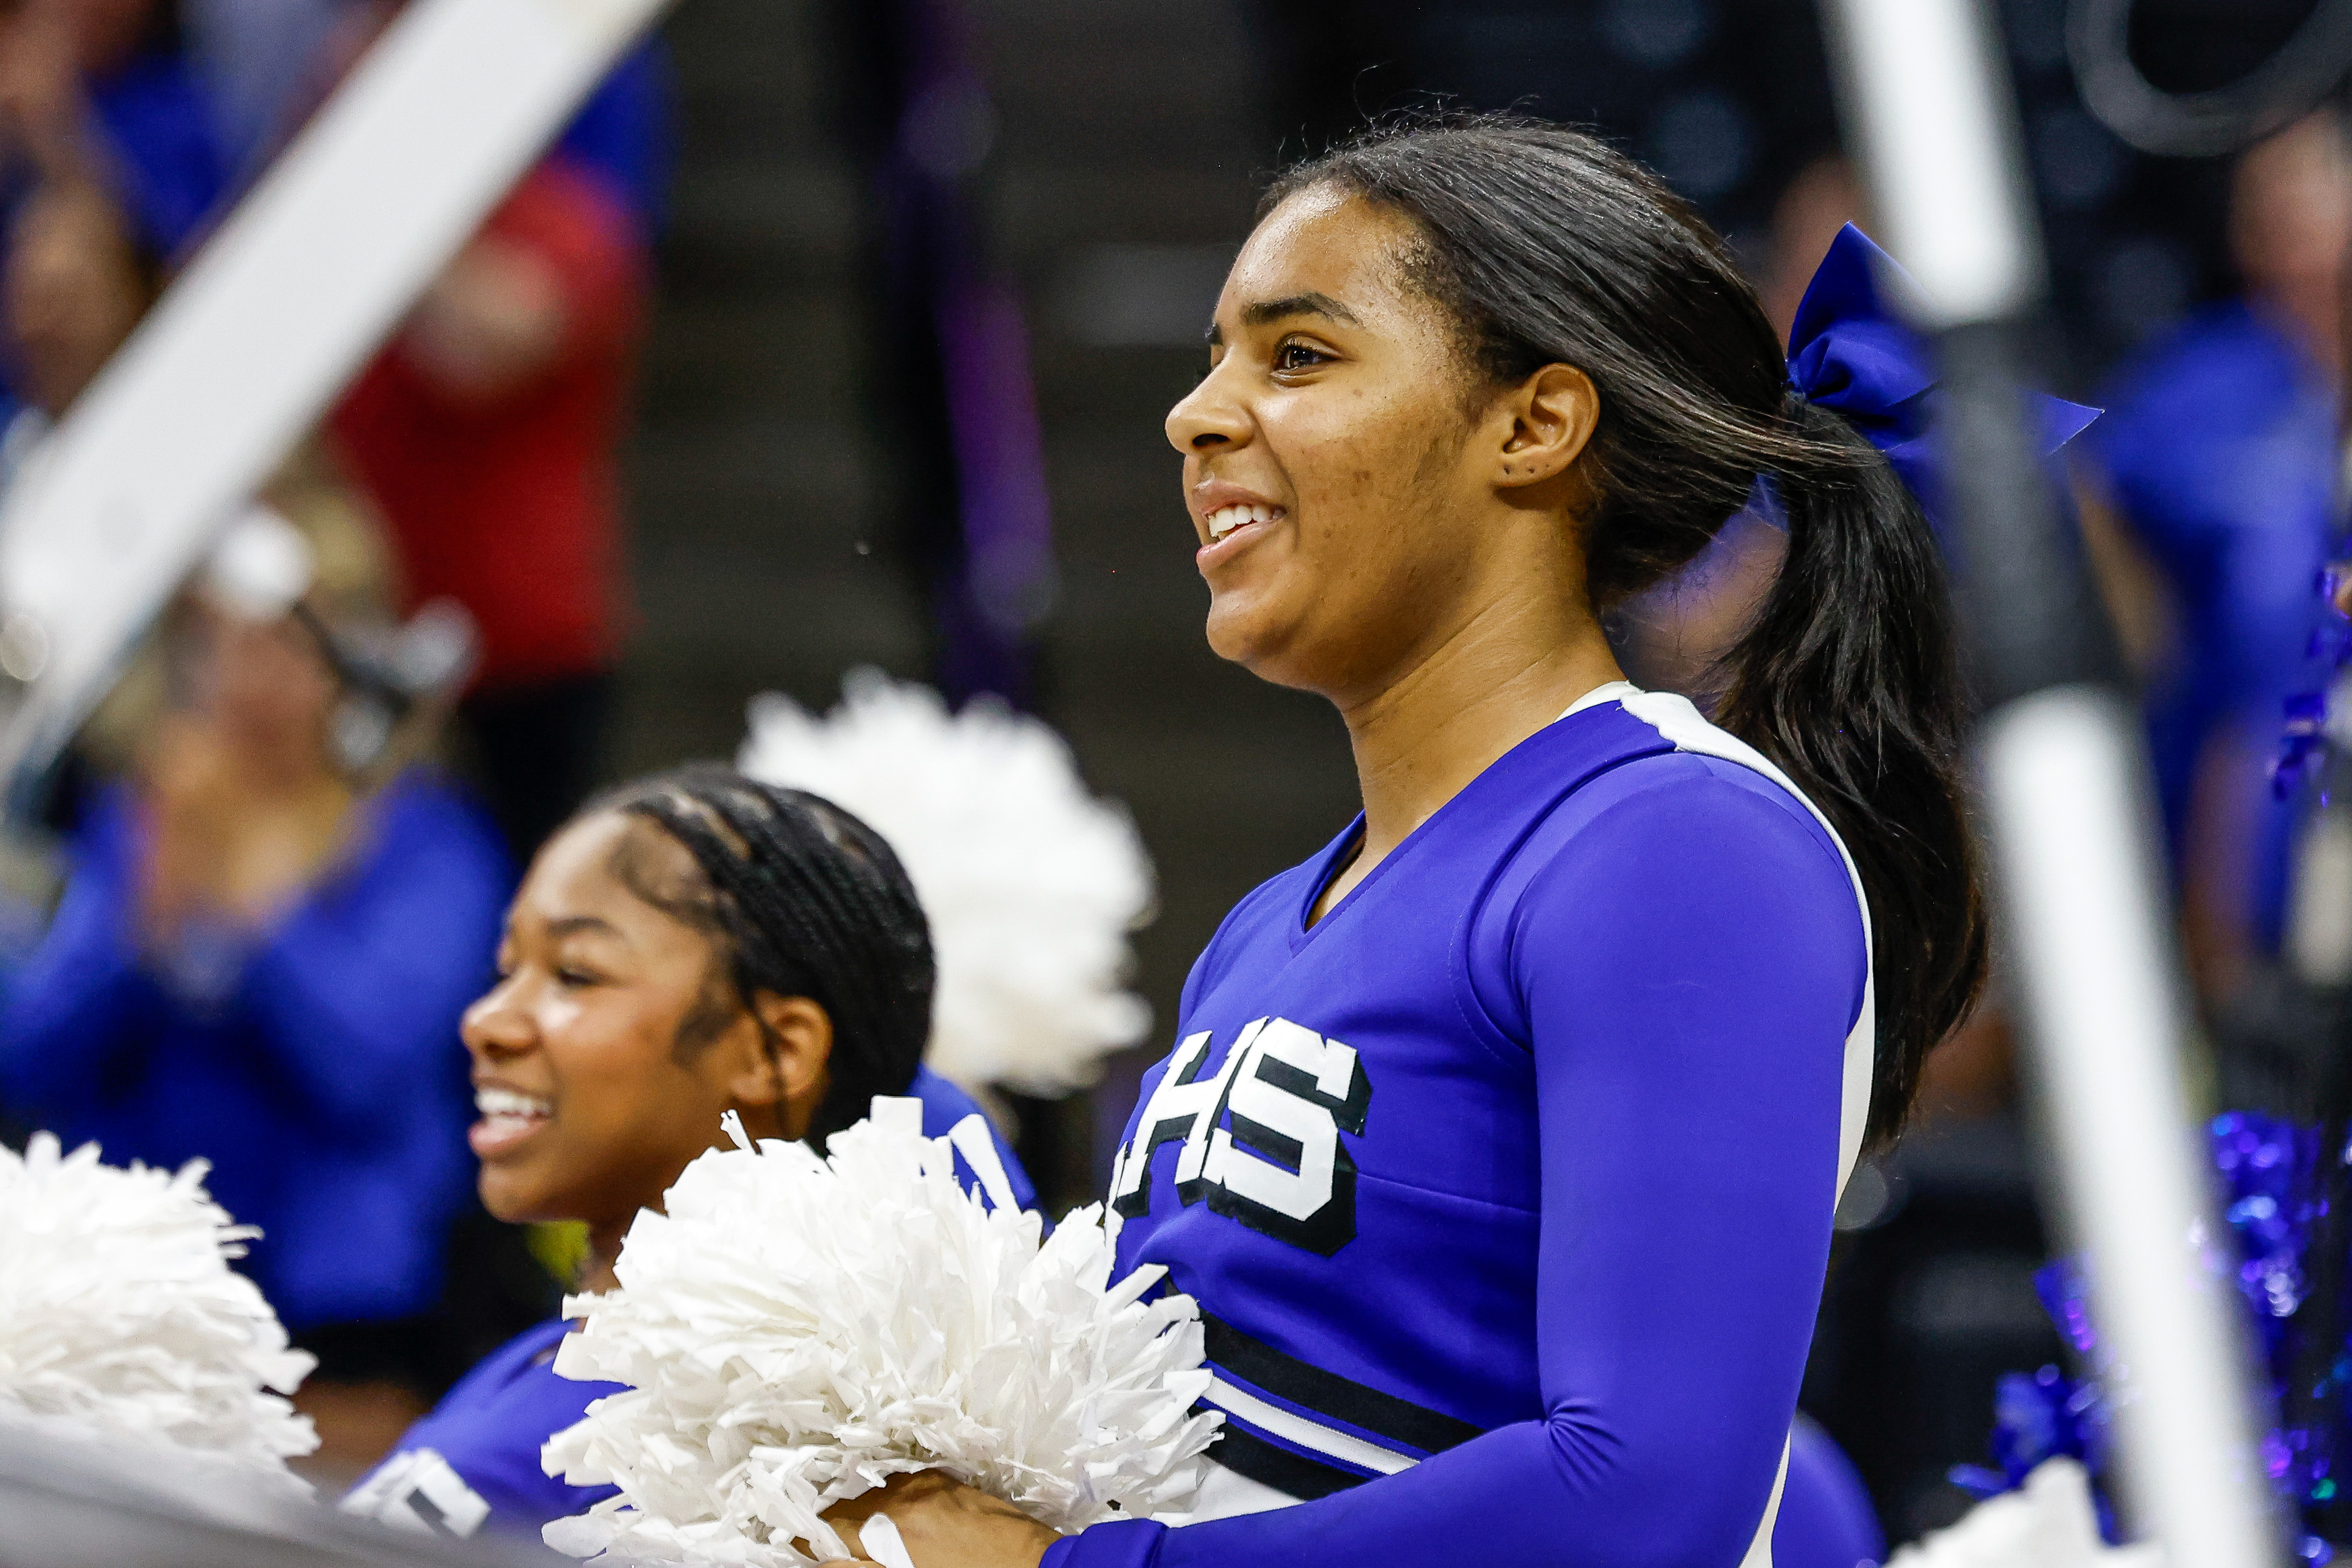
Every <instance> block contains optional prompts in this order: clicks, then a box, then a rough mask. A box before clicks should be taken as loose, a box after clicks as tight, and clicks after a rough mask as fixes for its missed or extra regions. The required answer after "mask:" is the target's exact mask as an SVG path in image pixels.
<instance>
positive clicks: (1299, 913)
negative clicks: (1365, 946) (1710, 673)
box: [1289, 681, 1642, 953]
mask: <svg viewBox="0 0 2352 1568" xmlns="http://www.w3.org/2000/svg"><path fill="white" fill-rule="evenodd" d="M1639 695H1642V688H1641V687H1639V686H1637V685H1634V684H1633V682H1631V681H1607V682H1604V683H1602V684H1601V685H1597V686H1595V687H1593V688H1592V689H1591V691H1589V692H1587V693H1585V694H1584V695H1582V696H1580V697H1579V698H1577V699H1576V700H1575V701H1574V702H1572V703H1570V704H1569V705H1568V708H1567V711H1566V712H1564V713H1562V714H1561V715H1560V716H1559V718H1556V719H1554V720H1552V721H1551V723H1550V724H1547V725H1545V726H1544V727H1542V728H1541V729H1538V730H1537V731H1536V732H1535V733H1534V734H1533V735H1530V736H1528V737H1526V738H1525V739H1522V740H1520V741H1519V742H1517V744H1516V745H1514V746H1513V747H1511V748H1510V749H1509V750H1508V751H1506V752H1504V753H1503V755H1502V756H1500V757H1497V758H1495V760H1494V761H1492V762H1489V763H1488V764H1486V767H1485V768H1481V769H1480V770H1479V771H1478V773H1477V775H1476V777H1475V778H1473V779H1471V780H1470V782H1468V783H1467V784H1465V785H1464V786H1462V788H1461V789H1456V790H1455V791H1454V793H1453V794H1452V795H1451V796H1449V797H1447V799H1446V800H1445V803H1444V805H1442V806H1440V807H1438V808H1437V810H1434V811H1432V812H1431V813H1430V814H1429V815H1428V816H1426V817H1424V818H1423V819H1422V821H1421V822H1420V824H1419V825H1418V826H1416V827H1415V828H1414V829H1413V830H1412V831H1411V832H1409V833H1407V834H1406V835H1405V836H1404V838H1403V840H1402V841H1400V842H1399V843H1398V845H1397V847H1396V848H1394V849H1392V850H1391V851H1390V852H1388V855H1387V858H1385V859H1383V860H1382V861H1381V863H1380V864H1378V865H1376V866H1374V867H1373V868H1372V869H1371V870H1370V871H1368V872H1366V873H1364V880H1363V881H1361V882H1360V883H1357V884H1356V885H1355V886H1353V887H1351V888H1349V890H1348V894H1347V896H1346V897H1344V898H1342V899H1341V900H1339V903H1337V904H1333V905H1332V906H1331V907H1330V908H1328V909H1327V910H1325V911H1324V912H1323V918H1322V919H1320V920H1317V921H1315V922H1313V924H1311V925H1310V924H1309V923H1308V917H1309V916H1310V915H1313V914H1314V913H1315V905H1316V904H1317V903H1318V901H1319V900H1320V899H1321V898H1322V896H1323V890H1324V889H1326V888H1328V887H1329V886H1330V885H1331V883H1332V882H1333V880H1334V879H1335V878H1337V877H1339V876H1340V875H1341V874H1342V873H1344V872H1345V871H1346V869H1347V868H1348V867H1349V866H1350V865H1352V864H1354V863H1355V862H1354V859H1353V857H1352V856H1350V855H1349V851H1350V850H1358V851H1359V852H1360V846H1361V844H1362V842H1363V838H1364V813H1363V812H1361V811H1358V812H1357V813H1356V818H1355V821H1351V822H1349V824H1348V831H1345V832H1343V833H1341V834H1340V835H1339V837H1338V838H1336V839H1334V840H1332V841H1331V842H1330V844H1329V845H1328V846H1327V847H1326V848H1325V849H1324V851H1323V852H1322V854H1321V855H1319V856H1318V857H1317V861H1316V867H1315V875H1314V877H1313V878H1312V879H1311V880H1310V881H1309V882H1308V883H1307V897H1306V900H1305V902H1304V903H1302V904H1298V905H1297V907H1296V908H1294V909H1293V910H1292V911H1291V915H1290V923H1289V936H1290V950H1291V951H1292V952H1293V953H1296V952H1297V951H1299V950H1300V949H1301V948H1303V947H1305V946H1307V944H1308V943H1309V942H1312V941H1313V940H1315V937H1316V935H1317V933H1318V932H1320V931H1322V930H1324V929H1325V928H1327V927H1328V926H1329V925H1330V924H1331V923H1332V922H1333V921H1334V920H1337V919H1338V918H1339V916H1340V915H1341V914H1342V913H1344V912H1345V911H1346V909H1347V908H1348V906H1349V904H1353V903H1355V902H1356V900H1357V899H1359V898H1360V897H1362V896H1363V894H1364V890H1365V889H1367V888H1369V887H1370V886H1371V885H1372V884H1373V883H1377V882H1379V881H1380V880H1381V877H1383V876H1385V875H1387V874H1388V869H1389V867H1391V866H1392V865H1394V864H1396V863H1397V862H1399V861H1401V860H1402V859H1403V858H1404V857H1405V855H1406V853H1407V852H1409V851H1411V850H1412V849H1413V848H1414V847H1415V846H1416V845H1418V844H1419V843H1420V841H1422V839H1423V837H1424V836H1425V835H1427V834H1428V833H1429V832H1431V831H1433V829H1435V827H1436V826H1437V824H1438V823H1439V822H1441V821H1444V820H1445V818H1446V817H1447V816H1449V815H1451V814H1452V812H1453V810H1454V807H1455V805H1456V804H1458V803H1459V802H1460V801H1461V800H1463V799H1464V797H1465V796H1467V795H1469V794H1470V793H1471V792H1472V791H1474V790H1475V789H1477V788H1478V786H1479V785H1480V784H1481V783H1483V782H1485V781H1486V779H1490V778H1492V777H1493V776H1494V773H1495V770H1496V768H1500V767H1502V766H1503V764H1504V763H1506V762H1507V761H1509V760H1510V759H1511V758H1513V757H1515V756H1517V755H1518V753H1519V751H1520V750H1521V749H1522V748H1523V747H1527V746H1528V745H1530V744H1532V743H1533V742H1534V741H1535V740H1536V739H1537V738H1538V737H1541V736H1545V735H1549V734H1550V733H1551V731H1552V729H1553V728H1554V727H1556V726H1558V725H1559V724H1561V723H1562V722H1564V721H1566V720H1568V719H1571V718H1574V717H1575V716H1577V715H1578V714H1580V713H1583V712H1584V711H1586V710H1587V709H1589V708H1596V707H1601V706H1605V705H1607V704H1609V703H1613V702H1619V701H1622V700H1623V699H1624V698H1626V697H1631V696H1639Z"/></svg>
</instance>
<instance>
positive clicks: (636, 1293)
mask: <svg viewBox="0 0 2352 1568" xmlns="http://www.w3.org/2000/svg"><path fill="white" fill-rule="evenodd" d="M921 1115H922V1111H921V1106H920V1105H919V1103H917V1102H915V1101H913V1100H892V1099H886V1098H877V1100H876V1101H875V1102H874V1114H873V1115H872V1116H871V1117H870V1118H869V1119H868V1120H866V1121H865V1122H861V1123H859V1124H857V1125H856V1126H854V1127H851V1128H849V1129H847V1130H846V1131H844V1132H841V1133H837V1134H835V1135H834V1136H833V1138H832V1139H831V1140H830V1142H829V1145H828V1146H829V1148H830V1151H831V1153H830V1155H829V1156H826V1157H820V1156H819V1155H816V1154H814V1152H813V1151H811V1150H810V1149H808V1148H807V1147H806V1146H804V1145H799V1144H783V1143H777V1142H772V1141H771V1142H765V1143H762V1144H761V1145H759V1146H758V1148H757V1150H756V1151H754V1150H752V1149H750V1148H745V1147H738V1148H734V1149H727V1150H715V1151H713V1152H711V1153H709V1154H706V1155H702V1156H701V1157H700V1158H699V1159H698V1160H696V1161H695V1162H694V1164H692V1165H691V1166H688V1167H687V1169H686V1172H685V1174H684V1175H683V1176H680V1177H679V1178H678V1181H677V1186H673V1187H672V1188H671V1189H670V1191H669V1194H668V1197H667V1200H666V1203H665V1208H666V1212H665V1213H662V1214H655V1213H652V1212H646V1213H644V1214H640V1215H639V1216H638V1217H637V1219H636V1222H635V1224H634V1225H632V1226H631V1227H630V1228H629V1234H628V1237H627V1239H626V1240H625V1242H624V1244H623V1246H622V1249H621V1255H620V1258H619V1260H618V1261H617V1263H616V1264H615V1267H614V1271H615V1273H616V1275H617V1276H618V1278H619V1281H620V1288H619V1289H618V1290H616V1291H610V1292H607V1293H605V1294H604V1295H598V1296H583V1297H575V1298H573V1299H572V1300H571V1301H568V1302H566V1304H565V1311H566V1312H571V1313H572V1314H573V1315H575V1316H577V1317H580V1318H581V1319H582V1320H583V1322H582V1325H581V1327H580V1328H579V1329H577V1330H576V1331H575V1332H574V1333H572V1334H571V1335H570V1336H569V1337H567V1338H566V1339H565V1340H564V1342H563V1345H562V1349H561V1350H560V1351H559V1352H558V1353H557V1355H556V1360H555V1369H556V1371H558V1372H560V1373H562V1375H565V1376H567V1377H575V1378H580V1379H583V1380H607V1381H611V1382H615V1383H625V1384H627V1385H630V1390H629V1392H627V1393H625V1394H618V1395H614V1396H611V1397H609V1398H605V1399H601V1400H598V1401H597V1402H596V1403H595V1404H594V1405H592V1406H589V1409H588V1413H587V1416H586V1417H585V1418H584V1419H583V1420H582V1421H581V1422H580V1423H579V1424H578V1425H576V1426H574V1427H570V1428H569V1429H567V1430H565V1431H563V1432H561V1433H559V1434H557V1435H556V1437H554V1438H553V1439H552V1440H551V1441H550V1442H549V1444H548V1445H547V1448H546V1453H545V1455H544V1459H545V1463H546V1466H547V1469H548V1471H549V1473H550V1474H555V1473H558V1472H561V1473H562V1475H563V1476H564V1477H565V1479H568V1480H570V1481H571V1482H572V1483H573V1484H575V1485H601V1484H612V1485H614V1486H617V1487H618V1488H619V1489H620V1493H619V1495H618V1496H617V1497H614V1498H613V1499H611V1500H607V1501H605V1502H603V1503H600V1504H598V1505H597V1506H596V1507H595V1508H594V1509H593V1510H591V1511H589V1512H587V1513H585V1514H583V1515H581V1516H580V1517H578V1518H576V1519H570V1520H562V1521H557V1522H556V1523H553V1524H551V1525H549V1526H548V1527H547V1530H546V1540H547V1543H548V1544H549V1545H551V1546H553V1547H556V1548H557V1549H559V1550H561V1551H564V1552H570V1553H572V1555H574V1556H582V1557H585V1556H591V1555H593V1554H595V1553H597V1552H608V1553H610V1554H611V1556H612V1557H613V1558H614V1559H615V1560H618V1561H623V1562H631V1563H655V1564H671V1563H712V1564H729V1565H740V1568H805V1565H806V1564H808V1563H813V1562H822V1561H825V1560H826V1559H827V1558H829V1557H838V1556H845V1555H847V1553H846V1552H845V1551H844V1550H843V1545H842V1542H841V1540H840V1538H839V1537H838V1536H837V1535H836V1534H835V1531H833V1529H832V1527H831V1526H830V1525H827V1524H825V1523H824V1521H823V1520H822V1518H821V1517H820V1516H821V1515H822V1514H823V1513H824V1511H825V1510H826V1509H827V1508H829V1507H831V1506H832V1505H833V1504H835V1503H836V1502H841V1501H845V1500H848V1499H851V1498H854V1497H857V1496H860V1495H862V1494H863V1493H865V1492H866V1491H868V1490H871V1489H873V1488H875V1487H877V1486H880V1485H882V1484H883V1483H884V1482H886V1481H887V1480H888V1479H890V1477H892V1476H894V1475H899V1474H904V1473H908V1472H912V1471H918V1470H933V1469H936V1470H944V1471H946V1472H947V1473H949V1474H950V1475H952V1476H954V1477H956V1478H957V1479H960V1480H962V1481H964V1482H966V1483H968V1484H970V1485H971V1486H974V1487H978V1488H980V1489H981V1490H984V1491H988V1492H991V1493H992V1494H993V1495H995V1496H997V1497H1000V1498H1002V1499H1003V1500H1005V1501H1007V1502H1010V1503H1012V1504H1013V1505H1014V1506H1015V1507H1017V1508H1019V1509H1021V1510H1022V1511H1024V1512H1026V1513H1028V1514H1029V1515H1030V1516H1031V1517H1033V1518H1034V1519H1037V1520H1039V1521H1042V1522H1044V1523H1045V1524H1047V1525H1049V1526H1051V1527H1052V1528H1053V1529H1055V1530H1057V1531H1065V1532H1067V1531H1076V1530H1082V1529H1084V1528H1085V1527H1086V1526H1087V1525H1089V1524H1093V1523H1097V1522H1099V1521H1104V1520H1111V1519H1122V1518H1124V1519H1142V1518H1150V1517H1155V1516H1160V1515H1166V1514H1175V1513H1181V1512H1183V1511H1187V1510H1188V1509H1189V1508H1190V1507H1191V1505H1192V1496H1193V1493H1194V1492H1195V1491H1196V1490H1198V1489H1199V1486H1200V1481H1201V1476H1202V1468H1203V1465H1204V1462H1205V1461H1204V1460H1203V1458H1202V1455H1203V1454H1204V1453H1205V1451H1206V1450H1207V1448H1208V1447H1209V1445H1210V1443H1211V1442H1213V1440H1214V1438H1215V1437H1216V1428H1217V1426H1218V1424H1219V1422H1220V1421H1221V1420H1222V1419H1223V1417H1222V1416H1219V1415H1218V1414H1217V1413H1216V1412H1214V1411H1204V1412H1202V1413H1200V1414H1193V1413H1192V1408H1193V1406H1194V1404H1195V1403H1196V1402H1197V1401H1198V1400H1199V1399H1200V1397H1201V1396H1202V1395H1203V1394H1204V1393H1205V1392H1206V1391H1207V1388H1208V1383H1209V1374H1208V1373H1207V1372H1206V1371H1205V1370H1203V1369H1202V1365H1201V1360H1202V1330H1201V1322H1200V1312H1199V1309H1198V1308H1197V1307H1196V1306H1195V1305H1194V1303H1193V1301H1192V1299H1191V1298H1190V1297H1187V1296H1180V1295H1173V1294H1169V1295H1162V1296H1160V1297H1159V1298H1157V1299H1154V1300H1151V1301H1145V1300H1144V1299H1143V1297H1144V1296H1145V1294H1146V1292H1148V1291H1150V1290H1151V1288H1152V1287H1153V1286H1154V1285H1156V1284H1157V1283H1159V1281H1160V1276H1161V1272H1162V1271H1161V1270H1158V1269H1150V1270H1137V1271H1136V1272H1135V1273H1132V1274H1130V1275H1129V1276H1128V1277H1127V1278H1126V1279H1124V1280H1122V1281H1119V1282H1118V1284H1116V1285H1113V1284H1112V1283H1111V1282H1110V1272H1111V1269H1112V1267H1113V1248H1112V1236H1111V1234H1110V1233H1108V1232H1107V1230H1106V1228H1105V1227H1104V1224H1103V1215H1102V1211H1101V1210H1100V1209H1099V1208H1087V1209H1083V1210H1081V1211H1079V1212H1078V1213H1076V1214H1074V1215H1072V1216H1071V1217H1070V1218H1067V1219H1066V1220H1065V1221H1063V1222H1062V1224H1061V1226H1060V1227H1059V1228H1056V1229H1055V1232H1054V1233H1053V1235H1052V1236H1050V1237H1044V1236H1043V1235H1042V1227H1041V1224H1040V1222H1039V1220H1038V1218H1037V1217H1036V1216H1035V1215H1034V1214H1028V1213H1023V1212H1019V1211H1017V1210H1013V1209H1010V1208H1003V1207H993V1206H992V1205H990V1204H988V1203H987V1202H985V1201H983V1199H982V1197H980V1196H979V1195H977V1194H968V1193H967V1192H966V1191H965V1189H964V1187H963V1186H961V1183H960V1182H959V1181H958V1179H957V1174H956V1169H955V1154H956V1150H955V1145H954V1144H953V1143H952V1142H951V1141H950V1139H948V1138H929V1139H927V1138H925V1137H924V1136H923V1135H922V1122H921ZM967 1123H968V1124H969V1126H970V1128H971V1131H972V1132H975V1133H979V1132H982V1128H981V1126H980V1119H979V1118H978V1117H976V1116H975V1117H970V1118H967ZM803 1548H806V1549H808V1550H803ZM810 1551H814V1556H811V1555H810Z"/></svg>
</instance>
